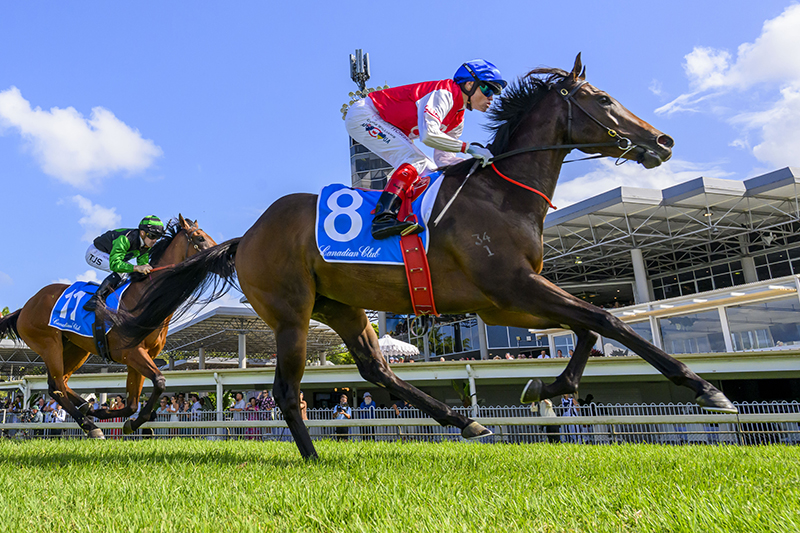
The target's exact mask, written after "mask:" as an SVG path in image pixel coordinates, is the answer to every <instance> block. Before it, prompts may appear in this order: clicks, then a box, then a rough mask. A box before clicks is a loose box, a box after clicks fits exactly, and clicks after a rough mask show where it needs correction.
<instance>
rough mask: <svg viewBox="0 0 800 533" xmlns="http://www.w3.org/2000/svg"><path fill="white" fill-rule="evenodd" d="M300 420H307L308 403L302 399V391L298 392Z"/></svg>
mask: <svg viewBox="0 0 800 533" xmlns="http://www.w3.org/2000/svg"><path fill="white" fill-rule="evenodd" d="M300 418H301V419H302V420H308V402H307V401H305V400H304V399H303V391H300Z"/></svg>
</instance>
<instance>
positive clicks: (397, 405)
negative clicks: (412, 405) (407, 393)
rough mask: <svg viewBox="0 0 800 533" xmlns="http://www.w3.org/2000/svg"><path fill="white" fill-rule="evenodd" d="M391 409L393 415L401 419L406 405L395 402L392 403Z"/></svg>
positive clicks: (399, 401)
mask: <svg viewBox="0 0 800 533" xmlns="http://www.w3.org/2000/svg"><path fill="white" fill-rule="evenodd" d="M392 409H394V414H395V416H396V417H397V418H402V417H403V415H405V414H406V413H405V410H406V409H408V404H407V403H406V402H404V401H403V400H395V401H394V402H393V403H392ZM401 409H402V410H403V411H401Z"/></svg>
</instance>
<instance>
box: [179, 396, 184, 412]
mask: <svg viewBox="0 0 800 533" xmlns="http://www.w3.org/2000/svg"><path fill="white" fill-rule="evenodd" d="M178 410H179V411H181V412H184V411H186V395H185V394H184V393H182V392H179V393H178Z"/></svg>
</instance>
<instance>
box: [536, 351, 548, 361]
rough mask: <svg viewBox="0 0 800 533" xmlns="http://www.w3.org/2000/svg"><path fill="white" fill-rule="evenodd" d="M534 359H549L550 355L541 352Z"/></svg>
mask: <svg viewBox="0 0 800 533" xmlns="http://www.w3.org/2000/svg"><path fill="white" fill-rule="evenodd" d="M536 359H550V354H549V353H547V352H546V351H544V350H542V351H541V352H540V353H539V356H538V357H537V358H536Z"/></svg>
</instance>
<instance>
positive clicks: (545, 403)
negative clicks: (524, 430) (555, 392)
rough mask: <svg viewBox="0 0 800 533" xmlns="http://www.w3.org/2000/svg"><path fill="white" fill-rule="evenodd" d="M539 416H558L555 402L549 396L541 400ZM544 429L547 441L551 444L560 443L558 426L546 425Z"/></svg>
mask: <svg viewBox="0 0 800 533" xmlns="http://www.w3.org/2000/svg"><path fill="white" fill-rule="evenodd" d="M539 416H540V417H542V418H556V410H555V409H553V402H551V401H550V400H549V399H548V398H545V399H544V400H541V401H540V402H539ZM544 431H545V433H547V442H549V443H550V444H558V443H559V442H561V440H560V439H559V438H558V426H555V425H553V426H544Z"/></svg>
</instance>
